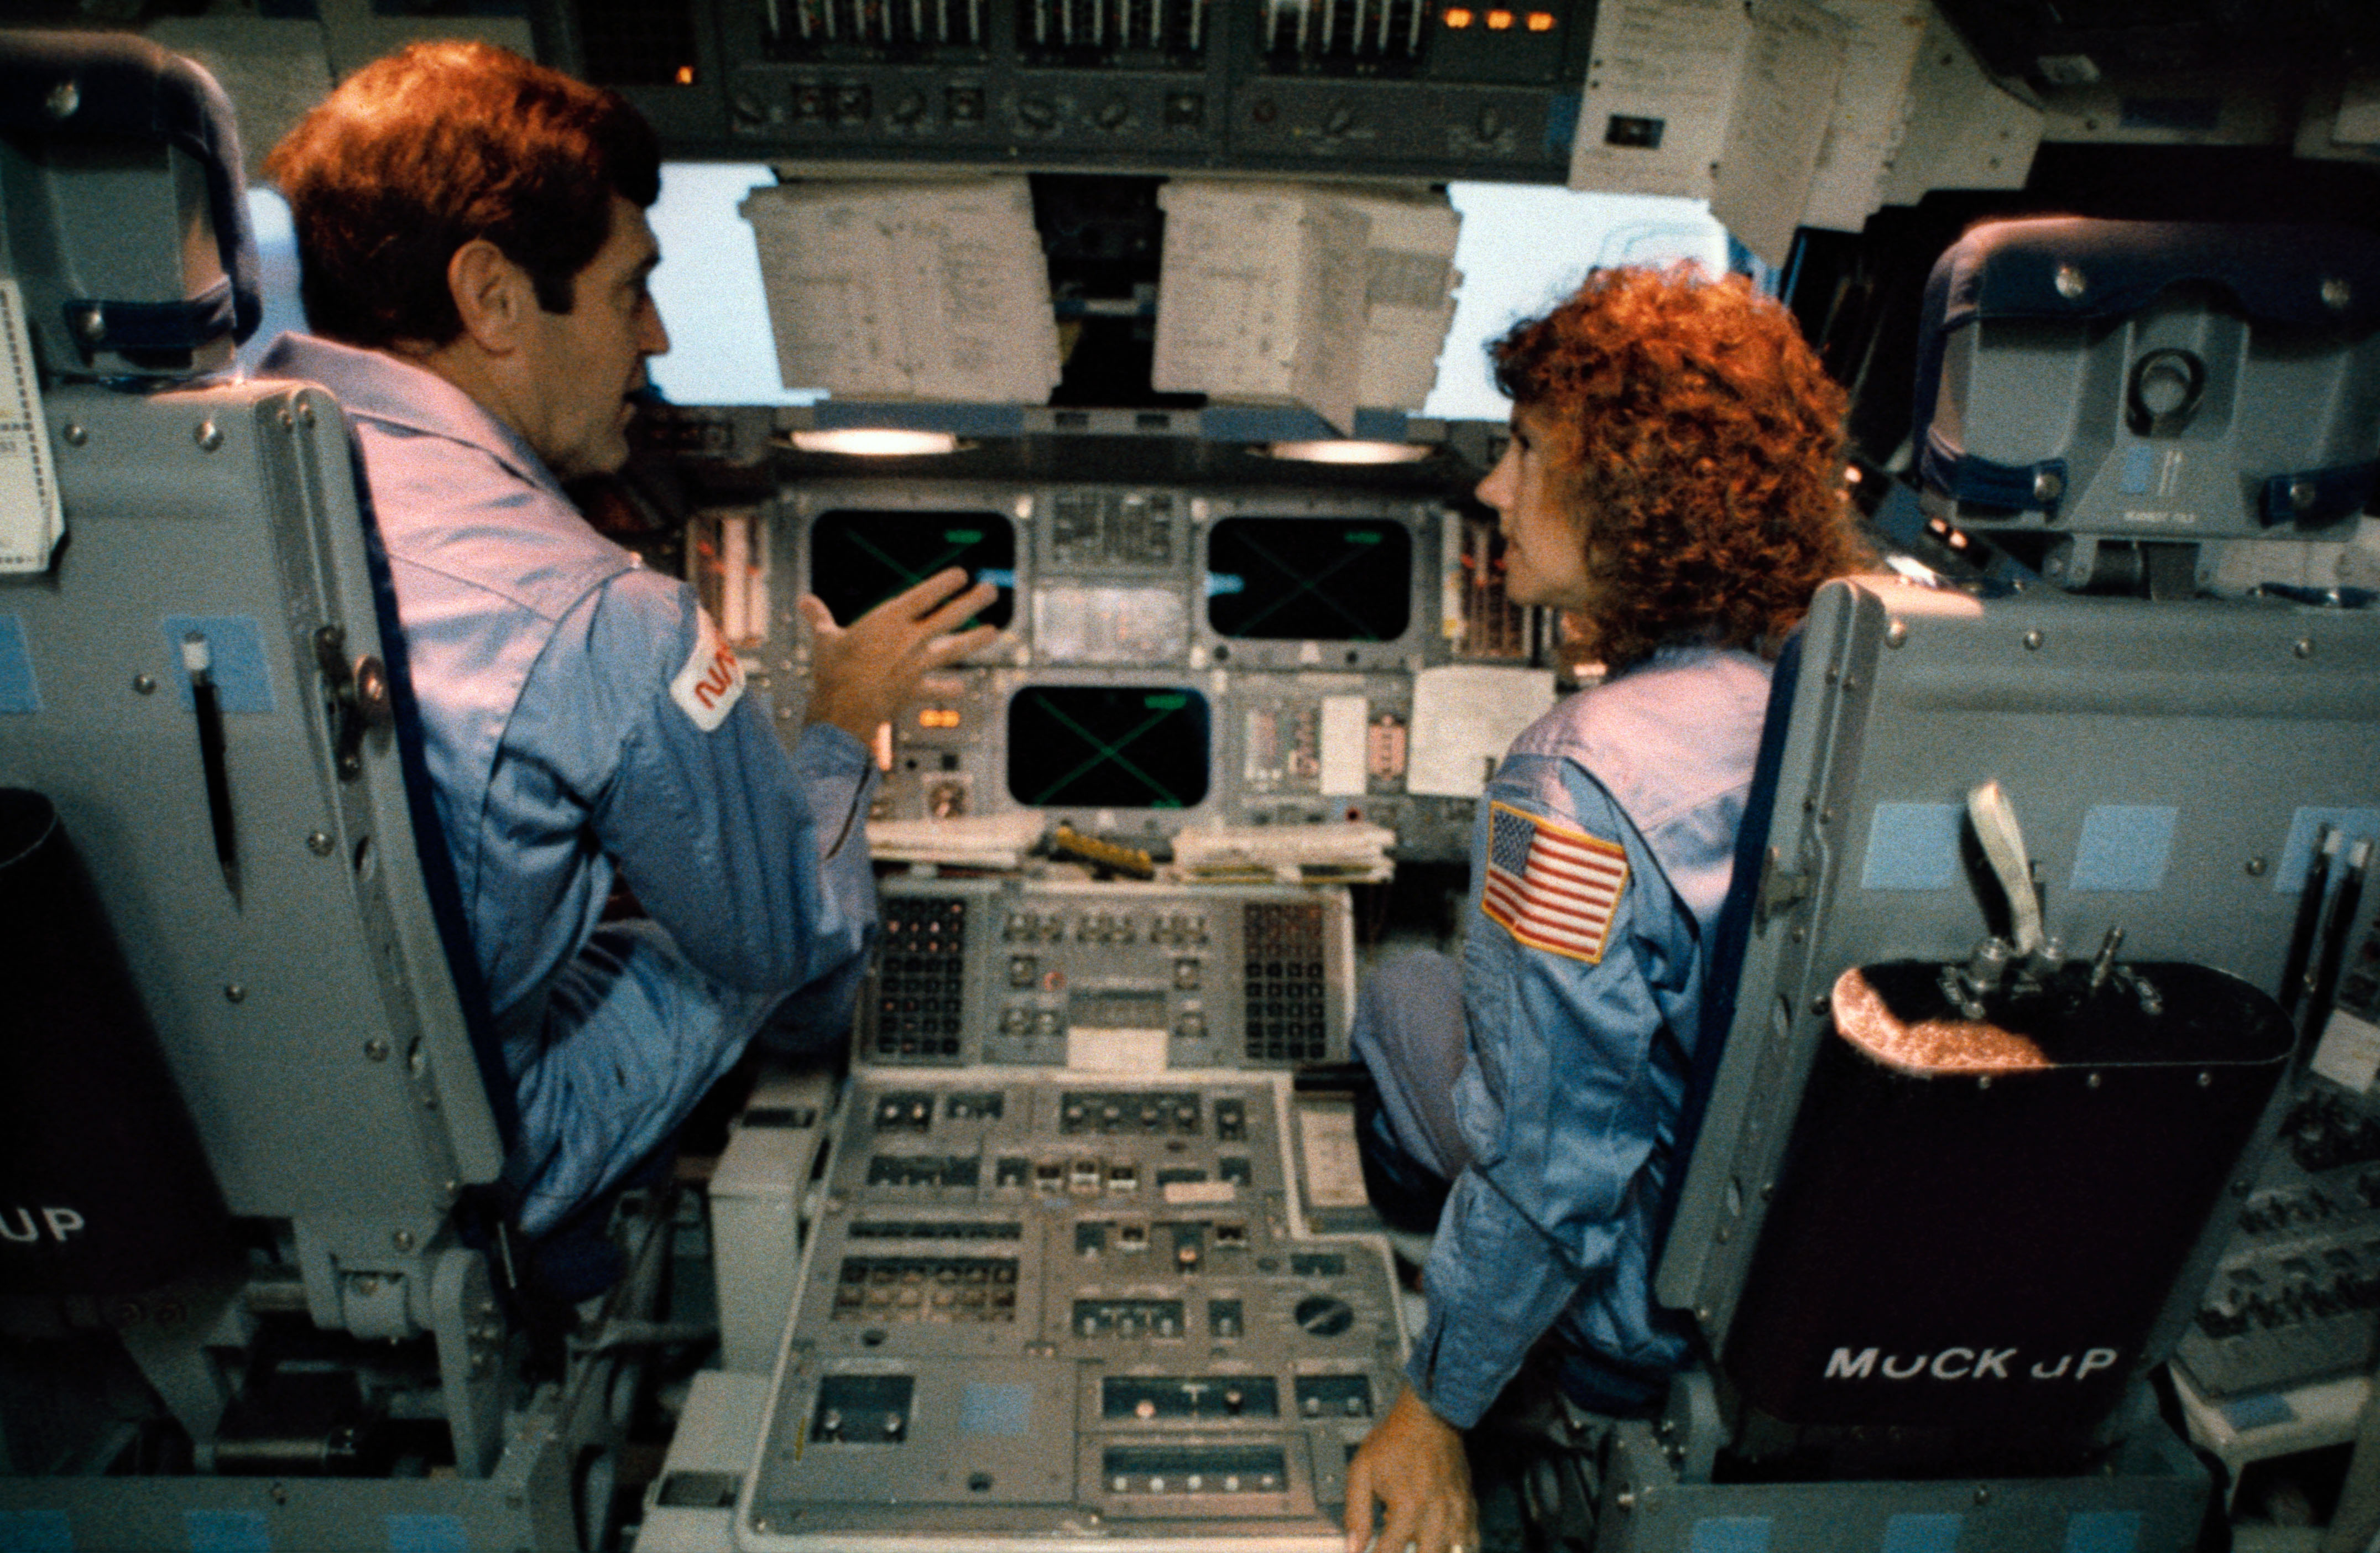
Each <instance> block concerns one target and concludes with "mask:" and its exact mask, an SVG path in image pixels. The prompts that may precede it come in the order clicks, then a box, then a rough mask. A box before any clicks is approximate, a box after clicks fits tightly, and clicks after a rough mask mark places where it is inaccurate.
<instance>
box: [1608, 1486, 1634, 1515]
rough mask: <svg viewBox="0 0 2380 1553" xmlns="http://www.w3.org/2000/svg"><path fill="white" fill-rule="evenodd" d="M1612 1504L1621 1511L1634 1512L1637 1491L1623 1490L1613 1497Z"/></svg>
mask: <svg viewBox="0 0 2380 1553" xmlns="http://www.w3.org/2000/svg"><path fill="white" fill-rule="evenodd" d="M1611 1502H1612V1503H1613V1504H1614V1505H1616V1506H1618V1507H1619V1508H1620V1509H1621V1510H1633V1509H1635V1508H1636V1490H1635V1489H1633V1488H1622V1489H1621V1490H1620V1492H1618V1493H1617V1494H1614V1495H1613V1496H1612V1497H1611Z"/></svg>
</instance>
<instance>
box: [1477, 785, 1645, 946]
mask: <svg viewBox="0 0 2380 1553" xmlns="http://www.w3.org/2000/svg"><path fill="white" fill-rule="evenodd" d="M1627 888H1628V855H1627V854H1626V853H1625V852H1622V851H1621V849H1620V848H1619V847H1618V846H1617V845H1615V844H1613V843H1610V842H1608V841H1605V840H1603V839H1602V838H1600V837H1597V836H1590V835H1588V834H1587V833H1586V832H1585V831H1573V830H1571V829H1569V828H1567V827H1565V826H1560V825H1555V824H1551V823H1548V821H1546V820H1543V819H1538V818H1537V817H1536V816H1535V815H1532V814H1523V813H1522V812H1521V811H1520V810H1519V809H1516V808H1513V807H1511V806H1510V805H1507V804H1499V803H1491V804H1490V805H1489V806H1488V880H1487V882H1486V884H1485V885H1483V886H1482V887H1481V890H1480V895H1479V907H1480V909H1481V910H1482V911H1485V912H1486V913H1487V914H1488V916H1491V917H1493V918H1495V919H1496V920H1497V921H1498V922H1500V923H1502V924H1503V926H1504V930H1505V931H1506V932H1508V933H1511V934H1512V936H1513V937H1514V938H1516V939H1518V940H1520V941H1521V942H1523V943H1525V944H1528V945H1530V946H1531V947H1533V948H1536V949H1543V950H1547V951H1549V952H1552V953H1555V954H1566V955H1568V956H1569V957H1570V958H1572V959H1573V960H1584V961H1585V962H1586V963H1587V964H1588V965H1597V964H1599V963H1600V962H1601V961H1602V959H1603V947H1604V944H1605V942H1606V941H1607V940H1608V939H1609V935H1610V932H1611V915H1612V913H1613V912H1614V911H1616V910H1618V909H1619V906H1620V892H1621V891H1622V890H1625V889H1627Z"/></svg>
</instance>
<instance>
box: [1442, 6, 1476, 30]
mask: <svg viewBox="0 0 2380 1553" xmlns="http://www.w3.org/2000/svg"><path fill="white" fill-rule="evenodd" d="M1446 25H1447V26H1449V27H1452V28H1457V29H1461V28H1464V27H1468V26H1470V25H1471V11H1470V9H1469V7H1467V6H1448V7H1447V12H1446Z"/></svg>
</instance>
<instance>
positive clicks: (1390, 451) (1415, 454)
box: [1265, 437, 1431, 464]
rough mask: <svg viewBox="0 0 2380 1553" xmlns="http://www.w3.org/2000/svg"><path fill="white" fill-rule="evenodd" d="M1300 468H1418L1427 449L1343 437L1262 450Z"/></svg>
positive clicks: (1274, 444) (1426, 454)
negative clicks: (1327, 466) (1402, 465)
mask: <svg viewBox="0 0 2380 1553" xmlns="http://www.w3.org/2000/svg"><path fill="white" fill-rule="evenodd" d="M1265 451H1266V452H1267V453H1269V454H1270V455H1272V456H1273V457H1275V458H1286V459H1289V460H1291V461H1292V462H1293V463H1299V464H1418V463H1420V462H1421V461H1422V460H1423V459H1425V458H1427V457H1428V456H1429V455H1430V451H1431V450H1430V449H1428V448H1427V447H1423V446H1421V445H1419V444H1417V443H1365V442H1355V441H1352V440H1350V439H1347V438H1343V437H1331V438H1326V439H1324V440H1322V441H1319V442H1311V443H1273V444H1272V446H1270V447H1269V448H1267V449H1266V450H1265Z"/></svg>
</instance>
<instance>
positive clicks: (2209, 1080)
mask: <svg viewBox="0 0 2380 1553" xmlns="http://www.w3.org/2000/svg"><path fill="white" fill-rule="evenodd" d="M2214 1083H2215V1075H2214V1074H2204V1073H2203V1074H2199V1075H2198V1086H2199V1087H2200V1088H2201V1089H2204V1088H2208V1087H2210V1086H2213V1084H2214Z"/></svg>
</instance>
